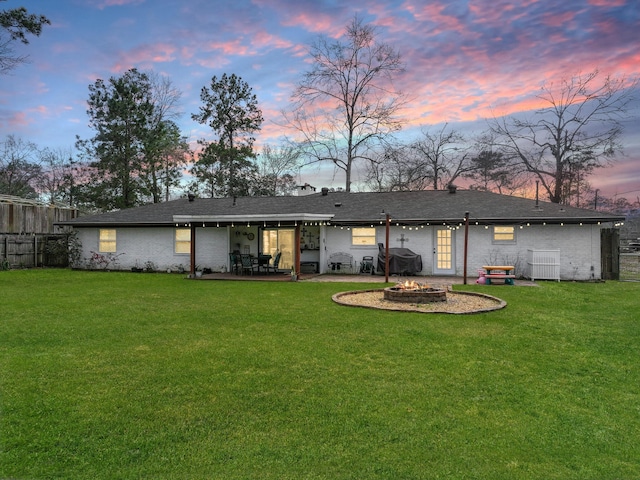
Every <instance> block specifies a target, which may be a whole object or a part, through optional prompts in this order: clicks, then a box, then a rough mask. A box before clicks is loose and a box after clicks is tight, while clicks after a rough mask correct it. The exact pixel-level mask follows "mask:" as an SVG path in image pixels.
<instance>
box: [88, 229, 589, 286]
mask: <svg viewBox="0 0 640 480" xmlns="http://www.w3.org/2000/svg"><path fill="white" fill-rule="evenodd" d="M375 228H376V240H377V242H376V243H384V242H385V226H384V225H376V226H375ZM76 231H77V232H78V235H79V239H80V241H81V243H82V249H83V254H82V256H83V257H84V258H85V259H88V258H89V257H90V255H91V253H90V252H91V251H95V252H97V251H98V229H97V228H79V229H76ZM116 231H117V240H116V243H117V252H116V254H120V253H123V255H121V256H119V257H118V260H119V261H118V265H119V267H118V268H120V269H130V268H131V267H132V266H134V265H135V264H136V260H137V262H138V265H140V266H144V263H145V262H146V261H152V262H153V263H154V264H155V265H156V267H157V269H158V270H161V271H162V270H166V269H167V268H172V269H175V268H176V266H177V265H183V266H184V268H185V269H188V268H189V255H188V254H176V253H175V252H174V241H175V239H174V236H175V235H174V231H175V230H174V228H117V229H116ZM434 231H435V227H433V226H430V227H426V226H425V227H424V228H418V229H415V228H414V229H412V230H409V228H408V227H406V228H404V229H403V228H402V227H401V226H395V225H392V226H391V228H390V234H389V239H390V241H389V246H390V247H399V246H400V241H399V240H398V239H399V238H400V235H401V234H403V233H404V235H405V237H406V238H408V239H409V241H408V242H406V243H405V247H406V248H409V249H411V250H412V251H414V252H415V253H417V254H419V255H421V256H422V264H423V270H422V272H421V273H422V274H423V275H431V274H432V273H433V248H434ZM236 232H238V233H237V234H236ZM244 233H247V234H248V233H253V234H254V239H253V240H249V239H248V235H244ZM258 233H259V232H258V229H257V227H246V226H243V227H237V226H236V227H234V228H226V227H219V228H216V227H211V228H198V229H196V235H197V236H196V254H197V257H196V264H197V265H200V266H201V267H208V268H211V269H213V270H219V269H220V268H221V267H222V266H223V265H224V266H226V267H228V265H229V252H230V251H232V250H234V249H236V248H238V244H239V245H240V248H241V249H242V248H243V247H244V246H249V248H250V251H251V253H253V254H256V253H257V252H258V238H257V237H258ZM492 236H493V230H492V228H491V227H489V228H485V227H484V226H478V225H470V227H469V246H468V265H467V275H468V276H469V277H474V276H475V275H476V274H477V271H478V269H480V268H481V267H482V265H486V264H487V263H492V264H496V263H507V264H510V265H515V266H516V274H517V275H524V274H526V273H527V272H526V268H527V265H526V262H527V250H529V249H541V250H544V249H558V250H560V278H561V279H562V280H589V279H593V278H595V279H599V278H600V277H601V268H600V267H601V265H600V226H598V225H584V226H580V225H565V226H559V225H547V226H542V225H535V226H530V227H526V226H523V228H522V229H520V228H519V227H516V242H515V243H513V244H496V243H493V241H492ZM453 241H454V245H455V256H454V261H455V271H456V275H458V276H461V275H463V273H464V272H463V270H464V227H460V228H459V229H457V230H455V231H454V232H453ZM335 252H347V253H350V254H351V255H353V257H354V261H355V264H356V266H358V265H359V263H360V261H361V260H362V257H363V256H373V257H374V259H376V260H375V263H376V264H377V256H378V246H377V244H376V245H375V246H366V247H361V246H358V247H354V246H352V245H351V230H349V229H347V228H346V227H344V228H340V227H334V226H326V227H322V228H321V231H320V251H319V261H320V271H321V272H326V269H327V260H328V257H329V255H331V254H332V253H335Z"/></svg>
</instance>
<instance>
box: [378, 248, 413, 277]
mask: <svg viewBox="0 0 640 480" xmlns="http://www.w3.org/2000/svg"><path fill="white" fill-rule="evenodd" d="M378 249H379V251H378V271H379V272H384V264H385V261H384V247H383V246H382V244H380V245H378ZM421 271H422V257H421V256H420V255H418V254H417V253H415V252H412V251H411V250H409V249H408V248H390V249H389V274H391V275H394V274H395V275H415V274H416V273H418V272H421Z"/></svg>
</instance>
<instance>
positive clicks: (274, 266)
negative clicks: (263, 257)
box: [266, 252, 282, 273]
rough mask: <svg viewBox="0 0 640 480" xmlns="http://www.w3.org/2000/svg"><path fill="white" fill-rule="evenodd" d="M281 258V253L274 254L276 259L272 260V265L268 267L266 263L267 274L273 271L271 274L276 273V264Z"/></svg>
mask: <svg viewBox="0 0 640 480" xmlns="http://www.w3.org/2000/svg"><path fill="white" fill-rule="evenodd" d="M281 256H282V253H280V252H278V253H276V257H275V258H274V259H273V265H269V264H268V263H267V265H266V267H267V273H269V271H270V270H273V273H278V264H279V263H280V257H281Z"/></svg>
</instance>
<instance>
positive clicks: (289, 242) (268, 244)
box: [262, 228, 296, 270]
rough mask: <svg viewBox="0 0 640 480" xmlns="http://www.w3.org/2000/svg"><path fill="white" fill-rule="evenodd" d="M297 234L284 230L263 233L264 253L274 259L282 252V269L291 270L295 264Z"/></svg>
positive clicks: (279, 265) (280, 266) (264, 231)
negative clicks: (294, 254)
mask: <svg viewBox="0 0 640 480" xmlns="http://www.w3.org/2000/svg"><path fill="white" fill-rule="evenodd" d="M295 233H296V231H295V230H290V229H283V228H279V229H273V230H263V231H262V252H263V253H266V254H268V255H271V257H272V258H275V256H276V254H277V253H278V252H280V253H281V256H280V263H279V264H278V267H279V268H280V269H283V270H287V269H290V268H291V267H292V266H293V264H294V260H295V259H294V256H293V251H294V249H295Z"/></svg>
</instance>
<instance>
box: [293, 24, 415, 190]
mask: <svg viewBox="0 0 640 480" xmlns="http://www.w3.org/2000/svg"><path fill="white" fill-rule="evenodd" d="M376 37H377V31H376V29H375V28H374V27H373V26H371V25H365V24H363V23H362V21H361V20H359V19H358V18H357V17H355V18H354V19H353V21H352V22H351V23H350V24H349V25H348V26H347V27H346V34H345V36H344V40H343V41H340V40H338V41H333V40H329V39H327V38H326V37H321V38H320V39H319V40H318V41H317V42H315V43H314V44H313V45H312V46H311V50H310V54H311V59H312V67H311V69H310V70H309V71H308V72H306V73H305V74H304V76H303V78H302V80H301V82H300V84H299V86H298V87H297V89H296V90H295V92H294V94H293V96H292V99H293V103H294V108H293V111H292V112H289V113H287V112H284V114H285V118H286V119H287V120H288V122H289V123H290V125H292V126H293V127H294V128H295V129H296V130H297V131H298V132H299V133H300V134H301V136H302V139H303V140H302V142H301V144H302V145H303V147H304V150H305V153H306V155H307V156H308V157H309V159H310V160H309V163H316V162H332V163H333V165H334V167H335V168H336V169H338V170H341V171H344V174H345V190H346V191H350V190H351V183H352V176H353V168H354V163H355V162H356V161H357V160H359V159H366V158H368V157H367V152H368V150H369V149H370V148H371V147H372V145H373V144H374V143H375V142H376V141H378V140H380V139H382V138H384V137H385V136H386V135H388V134H390V133H392V132H394V131H397V130H398V129H399V128H400V124H401V122H400V120H399V119H398V117H397V114H398V112H399V109H400V107H401V105H402V102H403V99H404V96H403V95H402V93H400V92H398V91H396V90H395V89H394V87H393V77H394V76H395V75H397V74H399V73H401V72H402V71H403V70H404V66H403V63H402V61H401V59H400V54H399V53H398V52H397V51H396V50H394V49H393V48H392V47H391V46H390V45H388V44H385V43H379V42H378V41H377V40H376Z"/></svg>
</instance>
